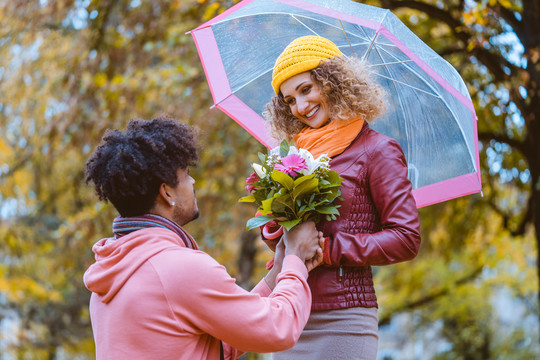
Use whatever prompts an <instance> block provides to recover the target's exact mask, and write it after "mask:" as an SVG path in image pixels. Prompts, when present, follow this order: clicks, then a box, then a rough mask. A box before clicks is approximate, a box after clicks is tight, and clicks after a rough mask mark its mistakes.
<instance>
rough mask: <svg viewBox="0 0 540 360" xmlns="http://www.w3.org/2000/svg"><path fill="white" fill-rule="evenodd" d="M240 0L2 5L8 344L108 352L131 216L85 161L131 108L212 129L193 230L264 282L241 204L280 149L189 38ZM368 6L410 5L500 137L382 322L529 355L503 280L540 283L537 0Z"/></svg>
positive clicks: (442, 213)
mask: <svg viewBox="0 0 540 360" xmlns="http://www.w3.org/2000/svg"><path fill="white" fill-rule="evenodd" d="M234 3H236V1H217V0H216V1H213V0H177V1H165V0H161V1H140V0H130V1H127V0H117V1H115V0H92V1H90V0H41V1H38V2H28V1H21V0H13V1H4V2H0V19H1V23H2V27H0V59H1V62H0V95H1V96H0V201H1V204H0V239H2V244H3V246H2V248H1V249H0V273H1V275H2V276H1V277H0V300H1V301H0V310H2V311H0V317H3V318H0V321H2V323H3V324H4V325H6V324H8V323H7V321H8V320H7V318H8V315H9V314H16V315H15V316H14V317H12V320H10V321H11V322H12V323H15V324H16V326H15V327H13V329H15V331H16V333H15V334H13V336H14V337H15V339H16V340H14V341H12V340H10V337H8V336H7V335H5V336H3V338H1V339H0V346H2V350H3V351H5V352H6V353H8V354H12V355H14V356H16V357H17V358H30V359H56V358H59V357H61V356H64V358H75V357H76V356H77V358H92V357H93V346H94V344H93V339H92V334H91V328H90V323H89V316H88V299H89V292H88V291H87V290H86V289H85V288H84V285H83V283H82V273H83V272H84V270H85V269H86V267H87V266H88V265H89V264H90V263H91V262H92V260H93V259H92V253H91V246H92V244H93V243H94V242H95V241H97V240H98V239H99V238H101V237H105V236H109V235H110V231H111V221H112V219H113V218H114V217H115V216H116V215H117V214H116V212H115V210H114V209H113V208H112V207H111V206H110V204H103V203H99V202H98V201H97V198H96V196H95V195H94V194H93V193H92V189H91V188H89V187H88V186H86V185H85V184H84V163H85V161H86V159H87V158H88V156H89V154H90V153H91V151H92V150H93V149H94V148H95V146H96V145H97V144H98V143H99V141H100V139H101V136H102V135H103V133H104V131H105V130H106V129H107V128H123V127H124V126H125V125H126V123H127V121H128V120H129V119H130V118H144V119H151V118H152V117H155V116H156V115H158V114H160V113H168V114H170V115H172V116H173V117H175V118H177V119H179V120H180V121H182V122H185V123H188V124H191V125H196V126H197V127H198V128H199V129H200V133H199V140H200V143H201V161H200V166H199V167H197V168H196V169H194V171H193V175H194V178H195V179H196V180H197V183H196V191H197V198H198V203H199V207H200V209H201V214H202V216H201V218H200V219H199V220H198V221H196V222H193V223H191V224H189V226H188V230H189V231H190V232H191V233H192V234H193V235H194V236H195V238H196V239H197V240H198V242H199V244H200V245H201V246H202V248H203V249H204V250H206V251H208V252H209V253H210V254H211V255H213V256H215V257H216V258H218V260H219V261H220V262H222V263H224V264H225V265H226V266H227V268H228V269H229V271H230V272H231V273H232V274H233V275H235V276H237V278H238V282H239V283H241V284H242V285H243V286H245V287H246V288H248V287H250V285H252V284H253V282H254V281H256V280H258V279H259V278H260V275H261V274H262V273H263V271H264V266H263V264H264V262H265V261H266V260H267V259H268V257H269V256H270V254H269V253H268V252H267V250H263V249H264V248H263V245H261V242H260V241H258V240H257V238H258V235H257V234H256V232H245V231H244V230H243V229H244V225H245V221H246V220H247V219H248V218H249V217H251V216H252V215H253V209H252V208H251V207H249V206H248V205H246V204H238V203H237V199H238V198H239V197H240V196H242V195H244V179H245V176H247V175H248V174H249V171H250V170H249V166H250V163H251V162H254V161H256V159H257V157H256V155H257V152H258V151H264V148H263V147H262V145H261V144H259V143H258V142H257V141H256V140H255V139H254V138H252V137H251V136H250V135H249V134H248V133H247V132H245V131H244V130H243V129H242V128H241V127H240V126H239V125H237V124H236V123H234V121H232V120H231V119H229V118H228V117H227V116H226V115H224V114H222V113H221V112H219V111H218V110H216V109H213V110H210V109H209V108H210V106H211V105H212V102H211V96H210V92H209V90H208V86H207V84H206V79H205V77H204V72H203V70H202V66H201V64H200V61H199V58H198V56H197V53H196V49H195V46H194V44H193V41H192V39H191V38H190V36H188V35H186V32H187V31H189V30H191V29H194V28H195V27H196V26H198V25H200V24H201V23H203V22H204V21H206V20H208V19H210V18H211V17H213V16H215V15H216V14H218V13H219V12H220V11H223V10H224V9H226V8H229V7H230V6H232V5H233V4H234ZM366 3H370V4H375V5H378V6H383V7H388V8H391V9H393V10H395V13H396V14H397V15H399V16H400V17H401V18H402V19H403V20H404V21H405V22H406V23H407V25H409V26H410V27H411V29H413V31H414V32H415V33H417V34H418V35H419V36H420V37H421V38H422V39H423V40H425V41H426V42H428V43H429V44H430V45H431V46H432V47H433V48H434V49H435V50H436V51H437V52H438V53H440V54H441V55H443V56H444V57H445V58H446V59H447V60H449V61H450V62H451V63H452V64H453V65H454V66H456V68H457V69H458V70H459V71H460V73H461V74H462V75H463V77H464V78H465V81H466V83H467V84H469V86H470V91H471V94H472V96H473V99H474V101H475V105H476V111H477V114H478V116H479V123H478V125H479V130H480V136H481V140H482V144H483V146H482V154H481V155H482V159H481V163H482V174H483V182H484V192H485V196H484V197H483V198H481V197H480V196H478V195H474V196H469V197H465V198H462V199H458V200H452V201H450V202H447V203H444V204H439V205H434V206H430V207H428V208H426V209H422V210H421V212H420V216H421V221H422V234H423V238H424V243H423V245H422V249H421V254H420V256H419V258H418V259H416V260H414V261H413V262H410V263H405V264H399V265H396V266H390V267H382V268H378V269H376V283H377V284H379V285H378V289H377V291H378V294H379V298H380V304H381V323H382V324H383V325H384V324H387V323H389V322H390V321H391V319H392V316H393V314H395V313H402V312H411V313H417V312H418V311H421V312H419V313H418V314H419V315H418V318H419V319H420V321H419V327H421V326H429V324H433V323H442V324H443V325H444V326H443V330H442V335H441V336H443V337H444V338H446V339H447V341H449V342H450V343H451V344H452V347H451V349H450V350H449V351H448V352H447V353H446V355H447V356H448V358H450V356H458V357H459V356H461V355H463V354H466V355H467V356H469V355H470V354H471V353H472V355H470V356H473V357H474V356H477V358H478V356H480V354H484V355H485V354H486V351H487V354H488V355H489V354H491V356H492V355H493V354H495V353H499V354H506V353H508V354H510V353H512V352H513V353H514V354H521V355H523V356H525V357H524V358H526V357H527V356H528V354H529V353H531V351H533V350H534V349H533V350H531V349H530V348H527V346H526V342H527V341H528V339H530V334H526V331H525V330H524V328H522V327H518V328H516V329H515V331H514V330H513V331H512V332H511V334H510V335H509V336H502V335H500V334H499V333H498V332H497V327H500V321H498V320H497V319H496V317H495V316H493V312H492V311H491V310H490V304H489V301H488V298H489V297H492V296H495V295H496V294H497V293H496V291H497V289H501V288H503V289H506V290H509V291H510V292H511V294H512V296H514V297H516V298H523V299H528V298H530V294H531V293H535V294H536V293H537V292H538V285H537V282H534V283H533V282H532V281H531V279H534V278H535V272H534V271H533V270H534V269H535V268H534V266H531V264H530V263H529V262H528V261H529V257H530V254H536V253H537V247H535V239H537V238H538V236H535V235H534V234H533V233H532V232H531V227H529V226H527V224H533V225H534V224H538V211H535V210H534V209H537V208H538V205H536V204H538V202H537V201H538V200H537V197H538V186H536V185H533V184H537V183H538V174H539V173H538V171H539V168H538V161H539V160H538V159H539V156H538V151H539V150H537V149H536V148H534V146H533V144H534V142H533V140H534V139H535V136H538V129H537V127H538V125H537V123H538V120H537V119H538V116H537V115H536V114H538V96H539V95H538V92H537V84H538V69H537V64H538V60H539V54H540V52H539V49H538V36H539V35H538V34H539V33H540V32H538V31H537V30H538V29H535V28H534V27H538V26H539V25H538V24H539V21H537V20H538V19H536V20H535V19H534V17H535V16H540V15H538V14H540V12H539V11H537V10H538V0H535V1H534V2H532V1H529V2H525V1H524V2H517V3H516V2H514V3H510V2H504V1H484V2H474V1H468V2H465V1H461V2H460V1H446V2H442V1H428V0H426V1H397V0H396V1H368V2H366ZM535 6H536V8H535ZM535 9H536V11H535ZM507 39H510V40H507ZM516 39H517V40H516ZM519 44H521V45H522V46H523V49H522V50H519V47H516V45H519ZM516 48H518V51H517V52H516V51H515V50H514V49H516ZM503 229H506V230H505V231H502V230H503ZM516 239H518V241H516ZM239 254H242V255H239ZM532 311H533V312H535V311H536V312H537V307H535V306H533V307H532ZM10 316H11V315H10ZM4 321H6V323H4ZM463 329H466V330H467V331H461V330H463ZM471 333H473V334H478V335H475V336H470V335H469V334H471ZM2 335H4V334H2ZM523 344H525V345H523ZM486 349H487V350H486ZM456 354H457V355H456ZM446 355H444V354H443V355H441V356H446ZM253 356H255V355H253ZM464 356H465V355H464ZM464 356H463V357H462V358H466V357H464ZM473 357H470V358H473Z"/></svg>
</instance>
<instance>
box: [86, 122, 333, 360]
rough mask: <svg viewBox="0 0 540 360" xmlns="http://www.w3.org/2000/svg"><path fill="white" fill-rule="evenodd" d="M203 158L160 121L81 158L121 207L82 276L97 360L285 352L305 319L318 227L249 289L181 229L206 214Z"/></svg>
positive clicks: (301, 232)
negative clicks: (198, 169) (194, 169)
mask: <svg viewBox="0 0 540 360" xmlns="http://www.w3.org/2000/svg"><path fill="white" fill-rule="evenodd" d="M197 160H198V157H197V151H196V144H195V138H194V135H193V131H192V129H191V128H190V127H188V126H186V125H182V124H179V123H177V122H176V121H174V120H173V119H170V118H167V117H159V118H156V119H154V120H152V121H143V120H131V121H130V123H129V125H128V128H127V129H126V130H125V131H124V132H121V131H119V130H113V131H111V130H109V131H107V133H106V134H105V136H104V137H103V141H102V143H101V144H100V145H99V146H98V147H97V148H96V150H95V152H94V153H93V154H92V155H91V157H90V159H89V160H88V162H87V164H86V176H87V177H86V182H87V183H88V182H93V184H94V186H95V189H96V192H97V194H98V196H99V198H100V200H105V201H110V202H111V203H112V204H113V205H114V207H115V208H116V209H117V210H118V212H119V213H120V217H118V218H116V219H115V220H114V222H113V233H114V237H111V238H106V239H102V240H100V241H98V242H97V243H96V244H95V245H94V247H93V251H94V253H95V258H96V262H95V263H94V264H92V265H91V266H90V268H89V269H88V270H87V271H86V273H85V274H84V282H85V284H86V287H87V288H88V289H89V290H90V291H92V296H91V300H90V317H91V321H92V329H93V332H94V340H95V343H96V357H97V359H98V360H101V359H114V360H118V359H130V360H131V359H189V360H192V359H220V358H222V359H223V358H226V359H234V358H236V357H238V356H240V355H241V353H242V352H245V351H252V352H275V351H281V350H284V349H287V348H290V347H292V346H293V345H294V343H295V342H296V341H297V339H298V337H299V336H300V333H301V331H302V329H303V327H304V325H305V324H306V321H307V319H308V316H309V311H310V306H311V295H310V291H309V288H308V286H307V282H306V279H307V276H308V271H309V270H311V269H312V268H314V267H315V266H317V265H319V264H320V262H321V260H322V250H321V248H320V247H321V245H322V241H323V240H322V234H320V233H318V232H317V231H316V229H315V226H314V224H313V223H306V224H303V225H300V226H296V227H295V228H293V229H292V230H291V231H290V232H288V233H286V234H285V236H284V244H280V246H278V249H277V251H276V260H275V261H276V263H275V265H274V268H272V270H271V271H270V272H269V273H268V275H267V276H266V277H265V279H263V280H261V282H259V284H258V285H257V286H256V287H255V288H254V289H253V290H252V291H251V292H247V291H245V290H243V289H242V288H240V287H238V286H237V285H236V284H235V281H234V279H233V278H231V277H230V276H229V275H228V274H227V272H226V270H225V268H224V267H223V266H221V265H219V264H218V263H217V262H216V261H215V260H214V259H212V258H211V257H210V256H209V255H208V254H206V253H204V252H202V251H200V250H198V247H197V243H196V242H195V240H194V239H193V238H192V237H191V236H190V235H189V234H188V233H187V232H186V231H185V230H184V229H183V228H182V226H183V225H185V224H187V223H188V222H190V221H192V220H194V219H196V218H197V217H198V216H199V210H198V208H197V200H196V198H195V193H194V189H193V185H194V183H195V180H193V178H192V177H191V176H190V175H189V167H190V166H194V165H195V164H196V163H197ZM272 289H273V290H272Z"/></svg>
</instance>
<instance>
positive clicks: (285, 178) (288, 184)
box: [272, 170, 294, 190]
mask: <svg viewBox="0 0 540 360" xmlns="http://www.w3.org/2000/svg"><path fill="white" fill-rule="evenodd" d="M272 180H274V181H275V182H278V183H280V184H281V185H283V186H284V187H285V188H287V190H291V189H292V188H293V186H294V180H293V179H292V177H290V176H289V175H287V174H285V173H284V172H281V171H279V170H274V171H272Z"/></svg>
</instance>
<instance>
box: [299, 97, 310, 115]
mask: <svg viewBox="0 0 540 360" xmlns="http://www.w3.org/2000/svg"><path fill="white" fill-rule="evenodd" d="M296 101H297V104H296V105H297V106H298V112H299V113H300V114H302V115H304V114H305V112H306V111H307V110H308V104H309V102H307V101H306V100H304V99H298V100H296Z"/></svg>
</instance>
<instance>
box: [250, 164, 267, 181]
mask: <svg viewBox="0 0 540 360" xmlns="http://www.w3.org/2000/svg"><path fill="white" fill-rule="evenodd" d="M251 166H252V167H253V170H255V173H256V174H257V176H258V177H259V179H262V178H264V177H265V176H266V169H265V168H263V167H262V165H260V164H256V163H253V164H252V165H251Z"/></svg>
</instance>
